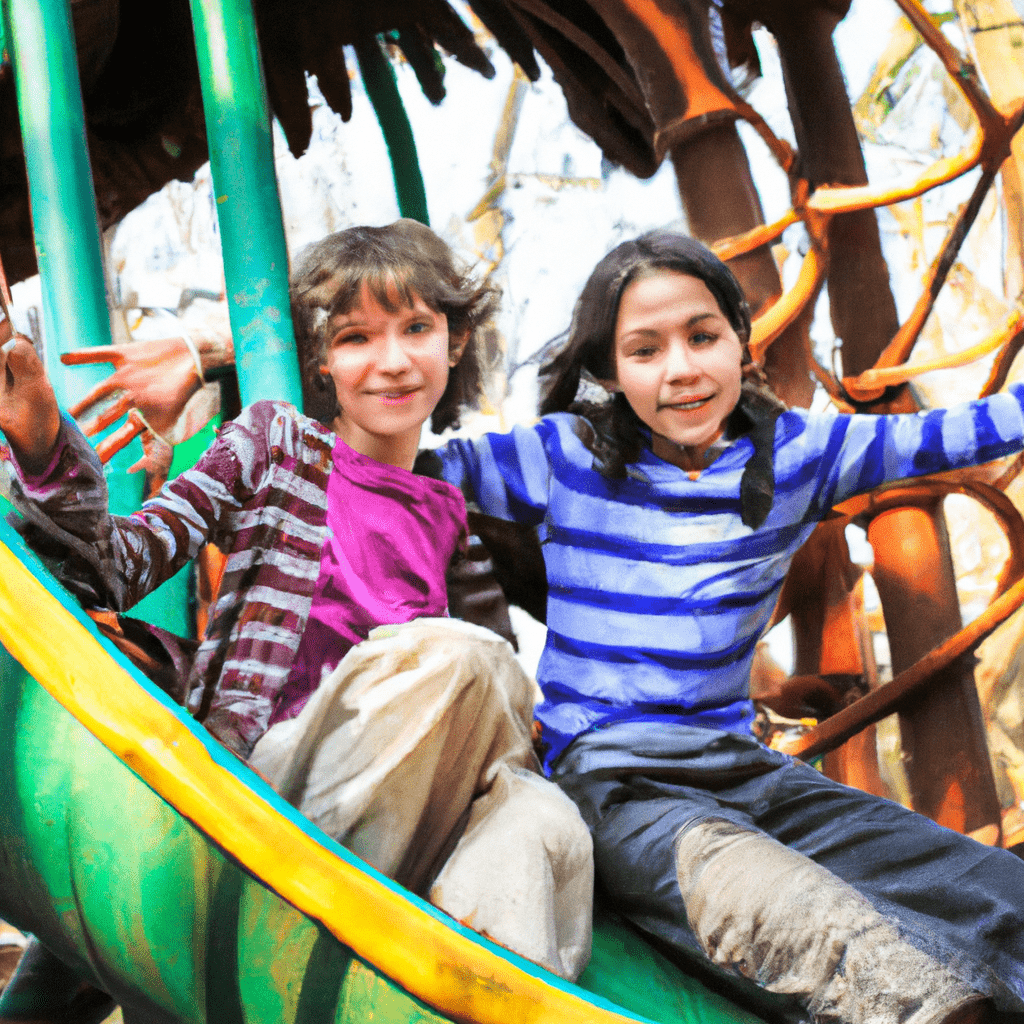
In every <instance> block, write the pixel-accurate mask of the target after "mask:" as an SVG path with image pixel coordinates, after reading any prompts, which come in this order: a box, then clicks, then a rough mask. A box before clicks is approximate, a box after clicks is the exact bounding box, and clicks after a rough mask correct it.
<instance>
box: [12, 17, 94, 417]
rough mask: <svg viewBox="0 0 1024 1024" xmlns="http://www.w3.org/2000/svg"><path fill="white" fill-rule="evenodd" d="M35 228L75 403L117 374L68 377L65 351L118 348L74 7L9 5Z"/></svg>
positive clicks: (57, 348) (55, 358)
mask: <svg viewBox="0 0 1024 1024" xmlns="http://www.w3.org/2000/svg"><path fill="white" fill-rule="evenodd" d="M4 14H5V18H6V25H5V31H6V37H7V47H8V51H9V53H10V56H11V63H12V66H13V70H14V81H15V86H16V88H17V93H18V113H19V116H20V119H21V134H22V140H23V142H24V147H25V165H26V168H27V170H28V182H29V195H30V197H31V200H32V230H33V233H34V235H35V245H36V257H37V259H38V261H39V275H40V284H41V288H42V295H43V327H44V332H45V340H46V369H47V373H49V375H50V379H51V380H52V381H53V386H54V389H55V391H56V392H57V398H58V401H60V403H61V404H62V405H70V404H72V403H73V402H74V401H75V400H76V399H78V398H81V397H82V396H83V395H84V394H85V393H86V391H88V389H89V388H90V387H92V385H93V384H95V383H97V382H98V381H100V380H102V379H103V378H104V377H105V376H106V375H107V373H108V372H109V367H103V366H97V367H90V368H82V369H74V370H69V369H68V368H66V367H64V366H63V365H61V362H60V354H61V352H68V351H71V350H72V349H75V348H83V347H85V346H89V345H109V344H110V343H111V334H110V315H109V313H108V311H107V298H106V282H105V280H104V276H103V258H102V255H101V250H100V232H99V225H98V223H97V220H96V201H95V198H94V193H93V184H92V169H91V168H90V166H89V154H88V151H87V148H86V142H85V114H84V111H83V108H82V93H81V89H80V87H79V83H78V58H77V55H76V51H75V38H74V32H73V31H72V27H71V11H70V7H69V5H68V2H67V0H46V2H40V0H6V2H5V3H4Z"/></svg>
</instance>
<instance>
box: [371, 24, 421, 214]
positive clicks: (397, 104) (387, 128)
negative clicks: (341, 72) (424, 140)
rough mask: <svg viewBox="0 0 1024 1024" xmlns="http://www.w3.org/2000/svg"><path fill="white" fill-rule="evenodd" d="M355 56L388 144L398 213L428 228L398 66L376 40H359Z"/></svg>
mask: <svg viewBox="0 0 1024 1024" xmlns="http://www.w3.org/2000/svg"><path fill="white" fill-rule="evenodd" d="M356 57H357V58H358V60H359V74H360V77H361V78H362V80H363V86H364V87H365V89H366V95H367V96H368V97H369V99H370V103H371V104H372V106H373V111H374V113H375V114H376V115H377V122H378V124H379V125H380V130H381V132H382V134H383V135H384V142H385V144H386V145H387V147H388V157H389V158H390V160H391V174H392V176H393V177H394V179H395V194H396V196H397V198H398V212H399V213H400V214H401V215H402V216H403V217H409V218H410V219H412V220H418V221H419V222H420V223H421V224H426V225H427V226H428V227H429V226H430V217H429V214H428V213H427V190H426V188H424V185H423V174H422V173H421V171H420V161H419V157H418V156H417V154H416V139H415V137H414V136H413V133H412V125H411V124H410V123H409V115H408V114H407V113H406V112H405V106H404V105H403V103H402V97H401V95H400V93H399V92H398V82H397V80H396V79H395V69H394V68H393V67H392V66H391V61H389V60H388V58H387V56H386V55H385V53H384V50H383V48H382V47H381V44H380V43H379V42H378V41H377V40H376V39H370V40H368V41H366V42H363V43H357V44H356Z"/></svg>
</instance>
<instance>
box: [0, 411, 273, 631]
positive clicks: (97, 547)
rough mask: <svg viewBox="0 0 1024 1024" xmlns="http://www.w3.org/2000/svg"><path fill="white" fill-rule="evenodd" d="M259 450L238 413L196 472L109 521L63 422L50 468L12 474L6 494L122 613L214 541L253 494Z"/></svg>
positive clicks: (86, 456)
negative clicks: (84, 568)
mask: <svg viewBox="0 0 1024 1024" xmlns="http://www.w3.org/2000/svg"><path fill="white" fill-rule="evenodd" d="M260 450H265V446H259V445H255V444H254V443H253V432H252V428H251V425H250V423H249V416H248V415H247V413H243V414H242V416H241V417H240V418H239V420H237V421H235V422H233V423H231V424H228V425H227V426H226V427H225V428H224V429H223V430H222V431H221V434H220V436H219V437H218V438H217V440H216V441H215V442H214V444H213V445H212V446H211V448H210V450H209V451H208V452H207V454H206V455H204V456H203V458H202V459H201V460H200V461H199V462H198V463H197V465H196V466H195V467H193V468H192V469H190V470H188V471H186V472H185V473H182V474H181V475H180V476H178V477H177V478H175V480H173V481H171V482H170V483H168V484H167V485H166V486H165V487H164V488H163V490H162V491H161V492H160V493H159V494H158V495H157V496H155V497H154V498H152V499H151V500H150V501H147V502H146V503H145V504H144V505H143V507H142V508H141V509H140V511H138V512H135V513H133V514H132V515H130V516H113V515H111V514H110V512H109V510H108V505H107V487H106V483H105V481H104V478H103V466H102V464H101V463H100V461H99V458H98V456H97V455H96V452H95V451H94V450H93V448H92V445H91V444H90V443H89V441H88V440H87V439H86V438H85V436H84V435H83V434H82V433H81V431H80V430H79V429H78V428H77V427H76V426H75V425H74V423H73V422H72V421H71V420H70V419H68V418H65V419H64V420H63V422H62V425H61V431H60V434H59V435H58V441H57V447H56V449H55V454H54V457H53V459H52V460H51V462H50V465H49V466H48V467H47V468H46V470H44V471H43V473H41V474H39V475H38V476H27V475H24V474H22V473H20V472H18V471H17V470H15V471H14V472H12V473H11V476H10V480H9V489H10V493H11V500H12V504H13V505H14V506H15V508H16V509H17V510H18V511H19V512H20V513H21V514H22V515H23V516H24V517H25V519H27V520H28V521H29V522H30V523H33V524H34V525H35V526H37V527H38V528H39V529H41V530H42V531H43V532H44V533H46V534H48V535H50V536H52V537H53V538H54V539H56V540H57V541H59V542H61V543H62V544H64V545H65V546H66V547H67V548H68V549H69V550H70V551H71V552H73V558H74V559H77V560H80V561H82V562H84V563H86V564H87V565H88V566H89V567H91V569H92V570H93V575H94V578H98V580H99V581H101V582H100V586H101V588H102V593H99V594H97V595H96V596H97V598H98V599H100V600H103V601H105V602H107V603H109V604H110V605H111V606H112V607H114V608H115V609H117V610H118V611H124V610H126V609H127V608H130V607H131V606H132V605H134V604H136V603H137V602H138V601H140V600H141V599H142V598H143V597H145V596H146V595H147V594H148V593H150V592H151V591H152V590H154V589H155V588H156V587H158V586H159V585H160V584H161V583H163V582H164V581H165V580H167V579H169V578H170V577H171V576H173V575H174V574H175V573H176V572H178V570H179V569H181V568H182V566H184V565H185V564H186V563H187V562H188V561H189V560H191V559H192V558H194V557H195V556H196V554H197V553H198V551H199V549H200V548H201V547H202V546H203V544H205V543H206V542H207V541H208V540H216V539H217V537H218V534H219V533H220V532H221V530H222V525H223V524H224V523H225V522H226V520H227V519H228V516H229V515H230V513H233V512H237V511H238V510H239V509H240V508H241V507H242V505H243V504H244V502H245V500H246V498H247V496H248V495H250V494H252V493H253V492H254V491H255V490H256V489H257V487H258V483H259V480H260V477H261V476H262V475H263V473H264V472H265V469H266V466H265V465H262V466H261V465H259V464H258V463H254V461H253V459H252V458H251V456H252V455H253V454H254V453H255V452H258V451H260ZM266 461H267V460H266V458H264V459H263V462H264V463H266ZM12 469H13V463H12Z"/></svg>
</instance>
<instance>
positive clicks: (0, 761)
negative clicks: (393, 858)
mask: <svg viewBox="0 0 1024 1024" xmlns="http://www.w3.org/2000/svg"><path fill="white" fill-rule="evenodd" d="M3 504H4V503H3V502H2V500H0V505H3ZM0 541H2V542H3V543H4V544H5V545H6V546H7V547H9V548H10V549H11V550H13V551H15V552H16V553H17V554H18V555H19V557H20V558H21V559H22V560H23V561H24V562H26V564H28V565H29V566H30V567H31V569H32V571H33V573H34V574H35V575H36V576H37V578H39V579H40V580H42V581H44V583H46V585H47V587H48V589H49V590H50V592H51V593H52V594H53V595H54V596H55V597H56V598H57V599H58V600H59V601H60V603H61V604H62V605H64V607H66V608H67V609H68V610H69V611H71V612H72V614H73V615H74V616H75V617H76V618H77V619H78V620H79V621H80V622H82V623H83V624H85V625H86V626H87V627H88V628H90V629H92V625H91V623H90V622H89V620H88V619H87V618H86V617H85V616H83V615H82V613H81V612H80V611H79V610H78V609H77V607H76V606H75V605H74V603H73V602H72V601H71V599H70V598H69V597H68V595H66V594H65V593H64V592H63V591H61V590H60V588H59V587H57V585H56V584H55V583H54V582H53V580H52V578H50V577H49V576H48V573H47V572H46V570H45V569H44V568H43V567H42V565H41V563H39V561H38V559H36V558H35V556H34V555H32V554H31V553H29V552H28V551H27V550H26V549H25V547H24V545H23V544H22V542H21V540H20V538H19V537H18V536H17V535H16V534H15V533H14V531H13V530H11V529H10V527H9V526H8V525H7V524H6V523H4V522H2V521H0ZM26 628H29V627H26ZM93 633H94V636H95V637H96V642H97V643H100V644H102V645H103V646H105V647H107V649H108V650H110V651H111V654H112V657H113V658H114V659H115V660H116V661H117V662H118V663H119V664H120V665H121V666H122V667H124V668H125V669H126V670H127V671H129V672H130V673H131V674H132V675H133V676H134V677H135V679H136V681H137V684H138V685H139V686H142V687H143V688H144V689H146V690H147V691H148V692H149V693H151V694H152V695H153V696H154V697H156V699H158V700H160V701H161V702H162V703H163V704H165V705H166V706H168V707H172V708H175V712H176V714H177V715H178V716H179V719H180V721H181V723H182V728H185V729H188V730H189V731H191V732H192V733H193V734H195V735H198V736H200V737H202V738H203V742H204V743H205V744H206V746H207V748H208V749H209V750H210V752H211V754H212V756H213V757H214V758H215V760H216V761H217V762H218V763H219V764H220V765H222V766H223V767H226V768H227V769H228V770H229V771H231V772H233V773H234V774H235V775H237V776H239V777H241V778H243V779H245V780H246V781H247V783H248V784H249V785H250V786H251V787H252V788H253V789H255V790H256V791H257V792H259V793H260V795H261V796H263V797H264V799H266V801H267V803H268V804H269V805H270V807H271V809H272V810H273V812H274V813H279V814H281V815H283V816H285V817H287V818H288V819H289V820H291V821H293V822H294V823H295V824H297V825H298V826H299V827H301V828H303V830H304V831H306V832H307V833H308V834H310V835H314V836H316V837H318V838H319V839H320V841H321V842H322V843H323V845H325V846H327V847H328V848H329V849H332V850H334V851H336V853H337V855H338V856H339V857H341V858H344V859H347V860H350V861H351V860H352V859H353V858H352V855H351V854H349V853H348V852H347V851H344V850H342V849H341V848H340V847H338V846H337V844H336V843H334V842H333V841H332V840H330V839H328V838H327V837H326V836H323V835H322V833H319V832H318V831H317V830H316V829H315V827H314V826H312V825H311V824H310V823H309V822H308V821H306V820H305V819H304V818H302V817H301V816H300V815H298V813H297V812H296V811H295V810H294V809H293V808H291V807H289V806H288V805H287V804H286V803H285V802H284V801H282V800H281V799H280V798H279V797H278V796H277V795H276V794H274V793H273V791H271V790H270V788H269V787H268V786H266V784H265V783H263V782H262V781H261V780H260V779H258V778H257V777H256V776H255V775H253V774H252V773H251V772H249V770H248V769H247V768H245V767H244V766H243V765H242V764H241V763H240V762H237V761H236V760H235V759H234V758H232V757H231V756H230V755H229V754H227V753H226V752H225V751H224V750H223V749H222V748H220V747H219V745H218V744H217V743H216V742H215V741H213V740H212V738H210V737H209V736H208V735H207V734H206V733H205V732H204V731H203V730H202V728H201V727H200V726H198V725H196V724H195V723H194V722H193V721H192V720H191V719H190V718H189V716H188V715H187V714H186V713H185V712H184V711H183V710H182V709H180V708H177V707H176V706H175V705H173V704H171V702H170V701H169V700H168V699H167V698H166V697H165V696H164V695H163V694H162V693H161V692H160V691H159V690H158V689H157V688H156V687H154V686H153V685H152V684H151V683H150V682H149V681H148V680H146V679H145V678H144V677H142V676H140V675H139V674H138V673H137V672H135V671H134V670H133V669H132V668H131V666H130V665H129V664H128V663H127V662H126V661H125V660H124V658H122V656H121V655H120V654H119V653H118V652H117V651H116V650H113V649H112V648H109V646H108V645H106V643H105V642H104V641H102V640H101V638H100V637H99V635H98V634H97V633H95V630H93ZM3 639H4V638H3V637H0V641H2V640H3ZM111 706H112V707H114V708H116V707H117V706H118V705H117V702H116V697H114V698H112V701H111ZM0 777H2V778H3V779H4V785H3V786H0V866H2V870H0V918H3V919H4V920H6V921H9V922H10V923H12V924H14V925H15V926H17V927H20V928H22V929H24V930H25V931H29V932H32V933H34V934H36V935H37V936H38V937H39V938H40V939H42V940H43V941H44V942H45V943H46V945H47V946H48V947H49V948H50V949H52V950H53V951H54V952H55V953H57V954H58V955H59V956H60V957H61V958H62V959H64V960H65V962H67V963H68V964H69V965H70V966H72V967H73V968H74V969H75V970H76V971H77V972H78V973H79V974H80V975H81V976H82V977H83V978H85V979H87V980H89V981H90V982H92V983H93V984H94V985H97V986H98V987H100V988H102V989H103V990H104V991H107V992H109V993H110V994H111V995H112V996H114V998H115V999H117V1000H118V1001H119V1002H120V1003H122V1004H123V1005H125V1006H127V1007H129V1008H131V1009H132V1010H134V1015H133V1016H132V1019H135V1017H136V1016H137V1017H138V1019H143V1020H147V1021H159V1022H166V1024H170V1022H182V1024H185V1022H187V1024H249V1022H252V1024H270V1022H275V1024H276V1022H281V1024H329V1022H332V1021H333V1022H335V1024H363V1022H365V1021H369V1020H373V1021H375V1022H376V1024H444V1022H445V1021H446V1020H447V1018H445V1017H443V1016H440V1015H439V1014H438V1013H436V1012H435V1011H433V1010H432V1009H431V1008H430V1007H428V1006H426V1005H424V1004H423V1003H422V1002H420V1001H419V1000H417V999H415V998H413V997H412V996H410V995H409V994H408V993H407V992H405V991H404V990H403V989H402V988H400V987H399V986H398V985H396V984H395V983H394V982H392V981H391V980H390V979H389V978H387V977H386V976H384V975H383V974H381V973H380V972H379V971H377V970H376V969H375V968H374V967H373V966H371V965H369V964H367V963H366V962H364V961H363V960H361V959H360V958H359V957H357V956H355V955H354V954H353V952H352V951H351V950H350V949H349V948H347V947H346V946H344V945H343V944H342V943H341V942H339V941H338V940H337V939H335V938H334V937H333V936H332V935H331V934H330V933H329V932H328V931H326V929H324V928H323V927H322V926H321V925H320V924H318V923H317V922H315V921H313V920H311V919H310V918H308V917H306V916H304V915H303V914H302V913H300V912H299V911H298V910H296V909H295V908H294V907H292V906H291V905H290V904H288V903H286V902H285V901H284V900H282V899H281V898H280V897H279V896H278V895H277V894H276V893H275V892H273V891H272V890H271V889H270V888H269V887H268V886H267V885H265V884H264V883H263V882H262V881H261V880H260V879H259V878H257V877H255V876H254V875H253V874H252V873H250V872H249V871H246V870H243V869H242V868H241V867H239V865H238V864H237V863H235V862H234V861H233V860H232V859H231V858H229V857H227V856H225V855H224V854H223V853H222V852H221V851H220V850H219V849H218V848H217V847H216V845H215V844H214V843H212V842H211V841H210V840H209V838H208V837H207V836H206V835H205V834H204V833H202V832H201V831H200V830H199V829H198V828H197V827H196V826H195V825H194V824H192V823H191V822H189V821H187V820H186V819H185V818H184V817H183V816H182V815H180V814H179V813H178V812H177V811H176V810H175V808H174V807H173V806H172V805H171V804H170V803H168V802H167V801H166V800H164V799H163V798H162V797H160V796H158V795H157V794H156V793H155V792H154V791H153V790H152V789H150V788H149V787H148V786H147V785H146V784H145V783H143V782H142V781H141V780H140V779H139V778H138V776H136V775H135V774H134V773H133V772H132V771H131V769H130V768H129V767H127V766H126V765H125V764H124V763H122V762H121V761H120V760H119V759H118V758H117V757H115V755H114V754H113V753H111V751H110V750H108V749H107V748H106V747H104V746H103V745H102V744H101V743H100V742H99V741H98V740H97V739H96V738H95V737H93V736H92V735H91V734H90V733H89V732H87V731H86V729H85V728H84V727H83V726H82V725H80V724H79V722H78V721H77V720H75V719H74V718H73V717H72V716H71V715H70V714H69V713H68V712H67V711H66V710H65V709H64V708H63V707H62V706H61V705H60V704H59V703H58V702H57V701H56V700H54V699H53V697H51V696H50V694H49V693H47V692H46V690H44V689H43V687H42V686H40V685H39V683H38V682H37V681H36V680H34V679H32V678H31V677H30V676H29V675H28V674H27V673H26V672H25V671H24V670H23V669H22V667H21V666H20V665H19V664H18V663H17V662H16V661H14V659H13V658H11V657H10V655H9V654H7V652H6V651H5V650H4V649H3V648H2V647H0ZM380 884H381V885H385V886H388V887H394V883H391V882H388V881H387V880H381V882H380ZM406 896H407V898H408V899H409V900H413V901H416V902H418V901H417V900H416V897H414V896H411V895H409V894H406ZM431 913H433V914H435V915H436V914H437V913H438V912H437V911H433V910H432V909H431ZM439 916H441V917H443V915H439ZM445 920H447V919H445ZM448 926H449V927H452V928H454V929H457V930H460V931H464V929H463V928H462V926H460V925H458V924H456V923H455V922H449V923H448ZM594 943H595V944H594V956H593V960H592V963H591V966H590V967H589V968H588V969H587V971H586V973H585V974H584V977H583V979H581V982H582V984H584V985H585V986H586V989H587V990H588V991H589V992H590V993H593V995H590V996H588V995H587V992H586V991H584V990H583V989H577V991H579V993H580V995H581V996H582V997H583V998H588V999H591V1000H594V999H595V998H596V1000H597V1001H598V1002H599V1003H600V1004H603V1005H608V1003H609V1002H611V1003H612V1004H614V1005H615V1006H617V1007H620V1008H621V1009H622V1010H623V1011H626V1012H627V1013H630V1012H631V1013H633V1014H636V1015H638V1016H640V1017H642V1018H643V1019H646V1020H648V1021H654V1022H660V1024H756V1021H757V1018H755V1017H753V1016H751V1015H749V1014H747V1013H745V1012H743V1011H741V1010H738V1009H737V1008H736V1007H735V1006H733V1005H732V1004H730V1003H728V1002H726V1001H725V1000H724V999H723V998H722V997H720V996H717V995H715V994H713V993H711V992H709V991H708V990H707V989H705V988H704V987H703V986H701V985H700V984H699V983H697V982H696V981H694V980H693V979H692V978H689V977H688V976H686V975H685V974H683V973H682V972H681V971H680V970H679V969H678V968H677V967H675V966H674V965H672V964H671V963H669V962H668V961H667V960H665V959H664V958H663V957H661V956H660V955H659V954H657V953H655V952H654V951H653V950H651V949H650V948H649V947H647V946H646V944H645V943H643V942H642V941H641V940H640V939H639V938H638V937H637V935H636V934H635V933H633V932H632V931H630V930H628V929H626V928H624V927H623V926H622V925H621V924H618V923H617V922H615V921H614V920H612V919H611V918H607V917H603V916H602V917H600V918H599V919H598V921H597V925H596V930H595V940H594ZM551 982H552V984H553V985H556V986H562V985H564V984H565V983H563V982H560V981H559V980H558V979H554V978H552V979H551ZM39 999H40V1002H41V1003H42V1002H43V1001H44V999H45V997H44V996H42V995H40V996H39ZM32 1008H33V1003H32V994H31V992H29V993H28V994H26V993H25V992H23V993H22V996H21V1002H20V1003H18V1004H14V1003H13V1002H12V1001H11V1000H8V1001H7V1002H6V1003H5V1001H4V997H3V996H2V995H0V1015H5V1014H13V1013H14V1012H15V1011H17V1012H18V1013H20V1014H21V1015H22V1017H26V1016H29V1017H30V1016H31V1010H32Z"/></svg>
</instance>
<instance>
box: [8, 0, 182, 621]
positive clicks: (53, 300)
mask: <svg viewBox="0 0 1024 1024" xmlns="http://www.w3.org/2000/svg"><path fill="white" fill-rule="evenodd" d="M3 7H4V19H3V20H4V22H5V26H4V27H5V32H6V39H7V44H8V46H9V49H10V53H11V59H12V66H13V71H14V77H15V84H16V88H17V94H18V114H19V118H20V120H21V132H22V138H23V140H24V148H25V163H26V169H27V171H28V178H29V194H30V197H31V200H32V204H31V205H32V228H33V233H34V237H35V246H36V256H37V259H38V262H39V273H40V285H41V290H42V297H43V328H44V338H45V341H46V351H45V360H46V371H47V373H48V375H49V377H50V380H51V381H52V382H53V385H54V390H55V391H56V393H57V399H58V401H59V402H60V403H61V405H62V406H68V405H71V404H73V403H74V402H75V401H77V400H78V399H80V398H82V397H83V396H84V395H85V394H86V392H87V391H88V390H89V389H90V388H91V387H92V386H93V385H94V384H97V383H99V381H101V380H102V379H103V378H104V377H106V375H107V373H108V372H109V367H107V366H105V365H98V366H80V367H73V368H71V367H66V366H64V365H63V364H62V363H61V362H60V355H61V353H64V352H69V351H72V350H73V349H77V348H84V347H88V346H92V345H109V344H110V343H111V331H110V315H109V312H108V309H107V300H106V283H105V278H104V273H103V257H102V250H101V247H100V233H99V225H98V222H97V217H96V202H95V197H94V192H93V181H92V169H91V167H90V165H89V154H88V150H87V147H86V139H85V115H84V110H83V107H82V93H81V89H80V86H79V79H78V59H77V54H76V50H75V40H74V33H73V31H72V26H71V13H70V8H69V6H68V2H67V0H47V2H46V3H40V2H39V0H4V5H3ZM41 83H48V85H47V86H46V87H41ZM141 454H142V449H141V445H140V443H139V442H138V441H135V442H133V443H132V445H130V446H129V447H128V448H127V449H125V450H124V451H123V452H120V453H118V454H117V455H115V456H114V458H113V459H112V460H111V461H110V463H109V465H108V466H107V470H106V480H107V489H108V492H109V496H110V508H111V511H112V512H114V513H117V514H125V515H126V514H128V513H131V512H134V511H135V510H136V509H137V508H138V507H139V505H140V503H141V501H142V485H143V476H142V474H141V473H138V474H130V473H129V472H128V468H129V467H130V466H131V465H132V464H133V463H134V462H135V461H136V460H137V459H138V458H139V456H140V455H141ZM188 593H189V587H188V581H187V576H182V577H181V578H180V579H179V578H176V579H175V580H171V581H168V583H167V584H165V585H164V587H162V588H160V590H159V591H157V592H156V593H155V594H153V595H151V596H150V597H149V598H148V599H147V601H146V604H145V606H144V607H142V608H141V609H140V612H139V614H140V616H141V617H144V618H146V619H148V620H149V621H151V622H154V623H156V624H158V625H160V626H163V627H164V628H165V629H170V630H172V631H175V632H179V633H183V634H187V633H188V629H189V627H188V621H189V620H188Z"/></svg>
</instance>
